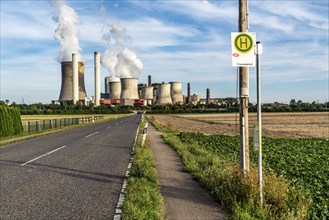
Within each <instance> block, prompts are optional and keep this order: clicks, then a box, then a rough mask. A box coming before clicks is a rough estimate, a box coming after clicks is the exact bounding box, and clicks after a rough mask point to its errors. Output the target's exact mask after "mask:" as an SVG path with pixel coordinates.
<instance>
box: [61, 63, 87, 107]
mask: <svg viewBox="0 0 329 220" xmlns="http://www.w3.org/2000/svg"><path fill="white" fill-rule="evenodd" d="M61 70H62V85H61V92H60V94H59V99H58V100H59V101H60V102H71V101H72V100H73V70H72V62H71V61H65V62H62V63H61ZM78 74H79V77H78V78H79V83H78V84H79V86H78V88H79V98H78V99H79V100H84V99H85V98H86V96H87V95H86V89H85V79H84V78H85V77H84V64H83V63H82V62H79V63H78Z"/></svg>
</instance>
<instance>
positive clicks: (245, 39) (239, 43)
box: [234, 34, 254, 54]
mask: <svg viewBox="0 0 329 220" xmlns="http://www.w3.org/2000/svg"><path fill="white" fill-rule="evenodd" d="M234 47H235V49H236V50H237V51H239V52H240V53H244V54H245V53H249V52H250V51H251V50H252V49H253V47H254V41H253V39H252V38H251V37H250V36H249V35H248V34H239V35H237V36H236V37H235V39H234Z"/></svg>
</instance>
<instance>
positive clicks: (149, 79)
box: [147, 75, 152, 86]
mask: <svg viewBox="0 0 329 220" xmlns="http://www.w3.org/2000/svg"><path fill="white" fill-rule="evenodd" d="M151 84H152V78H151V75H148V84H147V85H148V86H151Z"/></svg>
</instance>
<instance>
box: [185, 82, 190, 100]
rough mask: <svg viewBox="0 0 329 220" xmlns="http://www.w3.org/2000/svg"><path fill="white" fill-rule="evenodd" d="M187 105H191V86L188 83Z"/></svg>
mask: <svg viewBox="0 0 329 220" xmlns="http://www.w3.org/2000/svg"><path fill="white" fill-rule="evenodd" d="M186 102H187V104H188V103H191V86H190V83H187V100H186Z"/></svg>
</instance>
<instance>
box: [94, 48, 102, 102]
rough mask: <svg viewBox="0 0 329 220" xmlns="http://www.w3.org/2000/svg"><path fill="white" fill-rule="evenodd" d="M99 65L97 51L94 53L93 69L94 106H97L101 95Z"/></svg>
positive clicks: (99, 59) (99, 56)
mask: <svg viewBox="0 0 329 220" xmlns="http://www.w3.org/2000/svg"><path fill="white" fill-rule="evenodd" d="M100 65H101V55H100V54H99V52H95V53H94V71H95V106H99V100H100V95H101V89H100V87H101V85H100V84H101V78H100V77H101V73H100Z"/></svg>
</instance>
